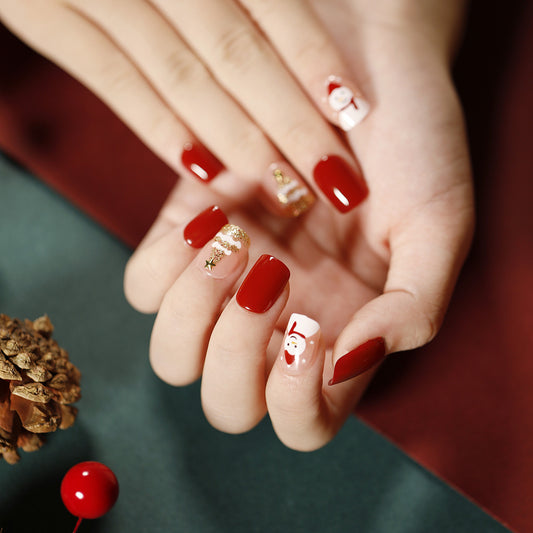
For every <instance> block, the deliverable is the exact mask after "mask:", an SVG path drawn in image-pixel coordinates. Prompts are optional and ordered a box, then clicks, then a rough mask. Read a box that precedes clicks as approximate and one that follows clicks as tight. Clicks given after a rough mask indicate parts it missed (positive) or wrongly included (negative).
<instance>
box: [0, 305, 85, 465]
mask: <svg viewBox="0 0 533 533" xmlns="http://www.w3.org/2000/svg"><path fill="white" fill-rule="evenodd" d="M53 330H54V327H53V326H52V323H51V322H50V319H49V318H48V317H47V316H46V315H45V316H42V317H40V318H38V319H37V320H35V321H33V322H32V321H31V320H25V321H24V322H22V321H21V320H18V319H11V318H9V317H8V316H6V315H3V314H0V457H2V456H3V457H4V459H5V460H6V461H7V462H8V463H10V464H13V463H16V462H17V461H18V460H19V459H20V456H19V454H18V451H17V449H18V448H22V449H23V450H24V451H26V452H32V451H35V450H38V449H39V448H40V447H41V446H42V445H43V443H44V435H43V434H44V433H50V432H52V431H55V430H56V429H58V428H59V429H66V428H68V427H70V426H71V425H72V424H74V420H75V419H76V414H77V412H78V410H77V409H76V408H75V407H72V406H71V405H69V404H71V403H74V402H76V401H78V400H79V399H80V397H81V394H80V371H79V370H78V369H77V368H76V367H75V366H74V365H73V364H72V363H71V362H70V361H69V359H68V353H67V352H66V351H65V350H63V348H60V347H59V345H58V344H57V342H56V341H55V340H54V339H52V338H51V336H52V332H53Z"/></svg>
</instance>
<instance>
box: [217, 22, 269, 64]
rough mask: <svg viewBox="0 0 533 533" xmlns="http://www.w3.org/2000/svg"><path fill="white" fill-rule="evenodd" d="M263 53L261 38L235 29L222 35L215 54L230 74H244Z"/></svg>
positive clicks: (238, 28) (241, 29)
mask: <svg viewBox="0 0 533 533" xmlns="http://www.w3.org/2000/svg"><path fill="white" fill-rule="evenodd" d="M262 51H263V43H262V40H261V37H260V36H259V35H258V34H257V33H256V32H254V31H250V30H249V29H247V28H242V27H236V28H231V29H230V30H228V31H226V32H224V33H222V34H221V35H220V37H219V39H218V44H217V46H216V53H217V56H218V59H220V61H221V63H222V64H223V65H224V66H225V67H226V68H227V69H228V70H229V71H230V73H231V74H233V73H235V72H238V73H241V74H242V73H245V72H247V71H248V70H249V69H250V67H251V66H252V65H253V64H254V62H255V61H256V60H257V57H258V56H259V55H261V53H262Z"/></svg>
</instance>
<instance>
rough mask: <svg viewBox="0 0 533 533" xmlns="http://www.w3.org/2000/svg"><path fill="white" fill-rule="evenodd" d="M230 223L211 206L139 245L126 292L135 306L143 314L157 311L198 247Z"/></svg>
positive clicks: (128, 267) (130, 265)
mask: <svg viewBox="0 0 533 533" xmlns="http://www.w3.org/2000/svg"><path fill="white" fill-rule="evenodd" d="M227 223H228V219H227V217H226V215H225V214H224V212H223V211H222V210H221V209H220V208H219V207H218V206H210V207H208V208H207V209H205V210H203V211H202V212H201V213H199V214H198V215H197V216H196V217H194V218H193V219H192V220H190V221H188V222H186V223H182V224H180V225H179V226H178V227H172V228H171V229H170V230H169V231H168V232H167V233H166V234H165V235H163V236H162V237H160V238H159V239H158V240H156V241H155V242H153V243H152V244H150V245H148V246H141V247H139V248H138V249H137V250H136V252H135V253H134V254H133V255H132V257H131V258H130V260H129V261H128V264H127V265H126V270H125V273H124V293H125V295H126V299H127V300H128V302H129V303H130V304H131V305H132V307H134V308H135V309H137V310H138V311H141V312H143V313H154V312H156V311H157V310H158V309H159V307H160V305H161V302H162V300H163V297H164V295H165V293H166V292H167V291H168V289H169V288H170V287H171V285H172V284H173V283H174V282H175V281H176V279H177V278H178V277H179V275H180V274H181V273H182V272H183V271H184V270H185V268H186V267H187V266H188V264H189V263H190V262H191V261H192V259H193V258H194V257H195V256H196V254H197V253H198V249H200V248H202V247H203V246H205V245H206V244H207V242H208V241H210V240H211V239H212V238H213V237H214V236H215V235H216V233H217V232H218V231H219V230H220V229H221V228H222V227H223V226H225V225H226V224H227Z"/></svg>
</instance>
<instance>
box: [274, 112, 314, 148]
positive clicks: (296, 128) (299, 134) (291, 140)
mask: <svg viewBox="0 0 533 533" xmlns="http://www.w3.org/2000/svg"><path fill="white" fill-rule="evenodd" d="M312 132H313V128H312V127H311V125H310V124H309V121H308V120H306V119H303V120H297V121H296V122H292V123H287V124H286V126H285V128H284V131H282V132H281V137H282V138H283V143H284V145H285V146H307V145H309V139H310V136H312V135H313V134H312Z"/></svg>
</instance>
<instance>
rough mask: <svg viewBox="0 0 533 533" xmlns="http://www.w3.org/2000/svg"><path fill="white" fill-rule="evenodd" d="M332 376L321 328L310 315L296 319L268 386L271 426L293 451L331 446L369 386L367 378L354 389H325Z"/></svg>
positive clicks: (290, 320) (287, 334)
mask: <svg viewBox="0 0 533 533" xmlns="http://www.w3.org/2000/svg"><path fill="white" fill-rule="evenodd" d="M325 363H326V364H325ZM329 371H330V366H329V364H328V361H327V360H326V361H325V348H324V342H323V339H322V336H321V331H320V326H319V324H318V323H317V322H316V321H314V320H313V319H311V318H309V317H307V316H305V315H301V314H297V313H294V314H292V315H291V317H290V318H289V321H288V323H287V329H286V331H285V336H284V339H283V343H282V346H281V349H280V351H279V354H278V357H277V360H276V363H275V364H274V366H273V368H272V371H271V373H270V376H269V378H268V383H267V387H266V400H267V406H268V412H269V414H270V419H271V420H272V425H273V427H274V430H275V431H276V434H277V435H278V437H279V439H280V440H281V441H282V442H283V443H284V444H285V445H286V446H288V447H289V448H292V449H295V450H299V451H311V450H316V449H317V448H320V447H321V446H324V445H325V444H326V443H328V442H329V441H330V440H331V439H332V438H333V437H334V436H335V435H336V433H337V432H338V431H339V429H340V428H341V427H342V425H343V423H344V422H345V420H346V418H347V417H348V416H349V414H350V413H351V412H352V410H353V407H354V406H355V404H356V403H357V400H358V399H359V398H360V397H361V395H362V393H363V391H364V389H365V387H366V385H367V382H368V381H369V379H368V376H366V377H365V379H360V380H359V381H358V382H356V380H354V381H353V382H352V386H351V388H349V389H341V388H331V387H330V388H326V389H324V376H325V375H327V374H328V373H329Z"/></svg>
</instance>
